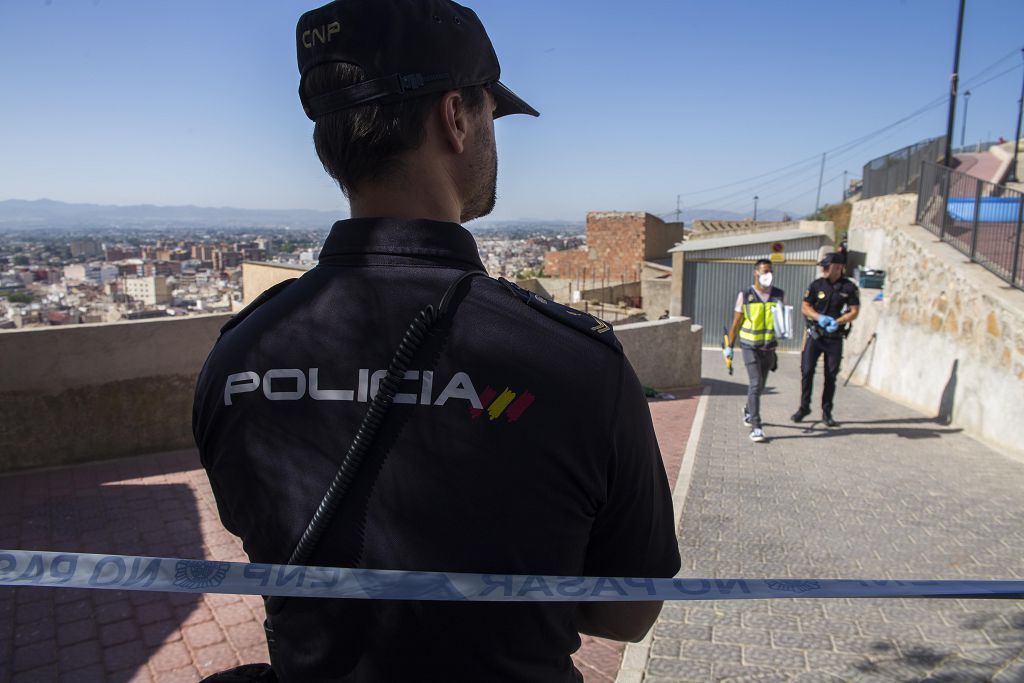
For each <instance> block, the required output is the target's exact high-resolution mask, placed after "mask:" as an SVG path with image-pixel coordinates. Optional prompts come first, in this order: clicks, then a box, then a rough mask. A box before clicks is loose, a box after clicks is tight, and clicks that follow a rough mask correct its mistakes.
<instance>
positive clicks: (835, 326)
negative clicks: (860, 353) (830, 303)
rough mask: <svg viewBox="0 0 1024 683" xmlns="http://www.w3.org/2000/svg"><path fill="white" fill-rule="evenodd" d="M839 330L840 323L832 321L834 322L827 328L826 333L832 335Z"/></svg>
mask: <svg viewBox="0 0 1024 683" xmlns="http://www.w3.org/2000/svg"><path fill="white" fill-rule="evenodd" d="M838 329H839V323H838V322H836V321H835V320H833V321H832V322H831V323H830V324H829V325H828V327H826V328H825V331H826V332H828V333H829V334H832V333H833V332H835V331H836V330H838Z"/></svg>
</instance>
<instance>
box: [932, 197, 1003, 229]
mask: <svg viewBox="0 0 1024 683" xmlns="http://www.w3.org/2000/svg"><path fill="white" fill-rule="evenodd" d="M1020 200H1021V198H1020V197H982V198H981V210H980V211H979V212H978V222H979V223H1016V222H1017V216H1018V215H1019V213H1018V212H1019V211H1020ZM974 203H975V199H974V197H950V199H949V203H948V204H947V206H946V208H947V210H948V211H949V215H950V216H952V217H953V218H955V219H956V220H958V221H965V222H971V221H973V220H974Z"/></svg>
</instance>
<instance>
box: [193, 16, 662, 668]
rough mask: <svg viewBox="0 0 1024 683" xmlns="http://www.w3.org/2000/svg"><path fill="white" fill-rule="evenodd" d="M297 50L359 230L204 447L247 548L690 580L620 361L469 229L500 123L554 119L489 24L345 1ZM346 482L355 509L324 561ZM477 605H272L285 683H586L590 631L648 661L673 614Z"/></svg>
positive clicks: (252, 363)
mask: <svg viewBox="0 0 1024 683" xmlns="http://www.w3.org/2000/svg"><path fill="white" fill-rule="evenodd" d="M296 41H297V51H298V61H299V70H300V74H301V79H300V86H299V87H300V91H299V93H300V98H301V101H302V104H303V108H304V110H305V112H306V114H307V116H308V117H309V118H310V119H312V120H313V121H314V122H315V128H314V131H313V141H314V144H315V146H316V151H317V154H318V155H319V157H320V160H321V162H322V163H323V165H324V168H325V169H326V170H327V172H328V173H329V174H330V175H331V176H332V177H333V178H334V179H335V180H336V181H337V182H338V184H339V186H340V187H341V189H342V191H343V192H344V194H345V195H346V196H347V197H348V199H349V202H350V205H351V216H352V217H351V218H350V219H349V220H342V221H338V222H337V223H335V224H334V227H333V228H332V229H331V232H330V234H329V235H328V237H327V240H326V242H325V244H324V246H323V249H322V251H321V254H320V261H319V264H318V265H317V267H315V268H313V269H312V270H310V271H308V272H307V273H305V274H304V275H303V276H302V277H301V278H299V279H298V280H295V281H293V282H291V283H288V284H286V285H283V286H280V287H277V288H274V289H273V290H271V291H268V292H267V293H265V294H264V295H261V297H260V299H259V300H258V301H257V302H254V303H253V304H251V305H250V306H249V307H247V309H245V310H243V311H242V312H240V313H239V314H238V315H237V316H235V317H234V318H233V319H232V320H231V322H229V323H228V324H227V325H226V326H225V329H224V330H223V331H222V335H221V337H220V339H219V340H218V342H217V344H216V345H215V347H214V349H213V351H212V352H211V353H210V356H209V358H208V359H207V362H206V365H205V367H204V368H203V371H202V373H201V375H200V378H199V382H198V385H197V387H196V396H195V404H194V410H193V432H194V434H195V438H196V443H197V444H198V446H199V451H200V455H201V459H202V463H203V465H204V467H205V468H206V471H207V473H208V475H209V478H210V483H211V487H212V490H213V493H214V496H215V497H216V500H217V505H218V509H219V511H220V515H221V520H222V522H223V524H224V526H225V527H226V528H227V529H228V530H229V531H231V532H232V533H235V534H236V535H238V536H240V537H241V538H242V542H243V546H244V548H245V551H246V552H247V553H248V555H249V558H250V559H251V560H252V561H254V562H265V563H285V562H289V561H290V559H291V558H292V557H295V556H297V557H300V558H301V559H300V560H296V561H295V562H294V563H295V564H306V565H315V566H335V567H360V568H367V569H393V570H410V571H429V572H469V573H489V574H536V575H556V576H626V577H672V576H674V575H675V573H676V572H677V571H678V569H679V566H680V561H679V551H678V544H677V542H676V536H675V524H674V521H673V514H672V498H671V491H670V489H669V485H668V481H667V477H666V476H665V469H664V466H663V464H662V459H661V455H660V453H659V450H658V444H657V438H656V436H655V433H654V429H653V426H652V422H651V415H650V411H649V409H648V407H647V403H646V400H645V398H644V395H643V390H642V387H641V386H640V383H639V381H638V380H637V377H636V374H635V373H634V372H633V369H632V368H631V367H630V364H629V362H628V361H627V360H626V357H625V355H624V354H623V352H622V346H621V344H619V342H618V341H617V340H616V339H615V336H614V333H613V332H612V330H611V328H610V327H609V326H608V325H607V324H606V323H604V322H603V321H600V320H597V319H595V318H593V317H592V316H590V315H587V314H585V313H581V312H579V311H573V310H571V309H568V308H566V307H564V306H562V305H560V304H556V303H555V302H552V301H548V300H546V299H542V298H540V297H537V296H535V295H533V294H530V293H529V292H525V291H523V290H521V289H519V288H518V287H516V286H515V285H513V284H511V283H508V282H505V281H503V280H501V281H499V280H494V279H491V278H488V277H486V275H485V274H484V273H483V272H482V271H483V265H482V264H481V260H480V255H479V253H478V251H477V246H476V242H475V241H474V239H473V236H472V235H471V234H470V233H469V232H468V231H467V230H466V229H465V228H463V227H462V226H461V225H460V223H464V222H466V221H470V220H473V219H474V218H478V217H480V216H485V215H487V214H488V213H489V212H490V211H491V209H492V208H493V207H494V204H495V196H496V190H495V188H496V177H497V156H496V149H495V137H494V120H495V119H496V118H498V117H502V116H505V115H508V114H530V115H534V116H536V115H537V112H536V111H535V110H534V109H533V108H532V107H530V105H528V104H526V102H524V101H523V100H521V99H520V98H519V97H517V96H516V95H515V94H513V93H512V92H511V91H510V90H509V89H508V88H506V87H505V86H504V85H503V84H502V83H501V82H500V81H499V80H498V78H499V72H500V69H499V66H498V60H497V57H496V56H495V53H494V50H493V48H492V46H491V42H490V39H489V38H488V37H487V33H486V32H485V30H484V27H483V25H482V24H481V23H480V20H479V19H478V18H477V16H476V14H475V13H474V12H473V11H472V10H469V9H467V8H465V7H462V6H461V5H458V4H456V3H454V2H450V1H448V0H339V1H337V2H333V3H331V4H329V5H326V6H324V7H321V8H319V9H316V10H313V11H310V12H307V13H306V14H304V15H303V16H302V18H301V19H300V20H299V24H298V28H297V31H296ZM428 305H430V306H431V308H429V309H428V308H426V307H427V306H428ZM412 321H415V322H412ZM396 349H400V351H396ZM396 364H398V365H401V366H402V367H401V368H399V369H396V370H391V369H388V368H389V365H390V367H392V368H395V367H398V365H396ZM376 408H379V409H380V411H382V413H381V414H382V415H383V417H381V418H380V419H378V418H377V417H373V415H374V413H372V411H373V410H375V409H376ZM357 434H358V438H357V437H356V435H357ZM357 453H358V454H361V455H359V457H358V458H355V455H354V454H357ZM350 456H353V458H355V459H352V460H350ZM360 458H361V463H359V459H360ZM343 462H344V463H350V464H351V463H356V464H352V469H346V467H348V466H349V465H345V466H341V464H342V463H343ZM339 473H343V474H345V476H346V477H348V474H351V476H350V477H348V478H347V479H346V481H348V482H349V483H348V484H347V492H346V493H345V495H344V497H343V498H341V499H340V502H339V503H338V507H337V509H336V512H335V513H334V514H333V515H329V516H327V517H326V523H320V522H322V521H323V520H324V519H325V518H323V517H321V518H318V519H319V520H320V522H315V523H314V524H313V526H315V527H316V528H317V529H319V530H320V531H322V536H321V537H320V539H319V541H317V542H315V543H313V544H312V545H307V544H306V543H305V541H301V542H300V538H307V537H304V536H303V532H304V530H306V529H307V526H308V525H310V520H311V519H312V518H313V516H314V512H316V511H317V509H318V506H319V505H320V503H321V500H322V499H323V498H324V494H325V491H326V490H327V489H328V485H329V484H330V483H331V481H332V478H334V477H335V476H336V475H338V474H339ZM332 500H338V499H336V498H332ZM328 507H329V506H326V505H325V508H324V509H327V508H328ZM302 548H312V550H311V551H309V552H308V553H304V552H299V550H301V549H302ZM459 597H460V596H459V595H458V594H457V593H453V594H452V599H451V600H449V601H384V600H342V599H296V598H291V599H288V600H286V601H282V600H273V599H271V600H269V601H268V602H267V606H268V609H267V613H268V622H269V626H270V630H269V631H268V633H269V634H270V635H271V636H272V641H273V647H272V648H271V660H272V662H271V663H272V665H273V671H274V672H276V676H277V677H278V678H279V679H281V680H286V681H300V682H302V683H305V682H307V681H354V682H360V683H369V682H378V681H380V682H387V681H474V682H478V681H506V682H507V681H522V682H523V683H526V682H531V683H537V682H541V683H570V682H573V683H575V682H577V681H582V680H583V678H582V676H581V675H580V673H579V671H577V670H576V669H575V668H574V666H573V663H572V660H571V658H570V655H571V654H572V653H573V652H574V651H575V650H576V649H578V648H579V646H580V636H579V634H580V633H586V634H591V635H595V636H601V637H606V638H613V639H616V640H640V639H641V638H643V636H644V634H645V633H646V632H647V631H648V630H649V629H650V627H651V625H652V624H653V623H654V621H655V619H656V618H657V616H658V613H659V611H660V609H661V603H660V602H658V601H649V602H603V603H602V602H581V603H572V602H543V601H537V602H508V603H495V602H459V601H458V598H459ZM261 680H262V679H261Z"/></svg>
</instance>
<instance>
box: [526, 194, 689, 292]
mask: <svg viewBox="0 0 1024 683" xmlns="http://www.w3.org/2000/svg"><path fill="white" fill-rule="evenodd" d="M682 239H683V227H682V224H680V223H665V222H664V221H662V220H661V219H660V218H658V217H657V216H652V215H651V214H649V213H644V212H643V211H591V212H589V213H588V214H587V251H586V252H583V251H556V252H551V253H549V254H547V255H545V257H544V274H545V275H546V276H548V277H563V278H573V279H576V278H583V277H584V272H583V270H584V268H585V269H586V279H587V281H588V282H590V281H591V280H593V281H594V282H600V281H602V280H606V281H608V282H619V281H623V282H639V280H640V270H641V268H642V266H641V264H642V263H643V262H644V261H645V260H647V259H658V258H666V257H667V256H668V250H669V249H670V248H671V247H672V246H673V245H675V244H676V243H677V242H681V241H682Z"/></svg>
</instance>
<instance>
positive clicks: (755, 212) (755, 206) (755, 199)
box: [754, 194, 757, 223]
mask: <svg viewBox="0 0 1024 683" xmlns="http://www.w3.org/2000/svg"><path fill="white" fill-rule="evenodd" d="M754 222H755V223H756V222H757V195H756V194H755V195H754Z"/></svg>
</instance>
